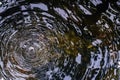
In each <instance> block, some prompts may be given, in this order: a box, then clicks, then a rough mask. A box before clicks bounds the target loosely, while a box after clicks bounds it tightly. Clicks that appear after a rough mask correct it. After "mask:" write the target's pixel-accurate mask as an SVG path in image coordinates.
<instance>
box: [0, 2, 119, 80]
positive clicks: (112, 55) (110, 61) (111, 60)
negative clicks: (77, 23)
mask: <svg viewBox="0 0 120 80" xmlns="http://www.w3.org/2000/svg"><path fill="white" fill-rule="evenodd" d="M90 1H91V2H92V3H93V4H94V5H95V6H96V5H98V4H100V3H101V0H98V1H97V0H90ZM12 4H15V5H17V3H15V1H13V0H12V2H9V4H6V5H12ZM117 4H118V5H119V4H120V3H119V2H117ZM30 6H31V9H33V8H35V7H37V8H40V9H41V10H44V11H48V6H47V5H45V4H43V3H39V4H30ZM8 8H10V7H9V6H8V7H4V6H2V2H0V13H1V12H4V11H5V10H6V9H8ZM79 8H80V9H81V11H83V13H85V14H87V15H92V12H91V11H90V10H87V9H86V7H84V6H82V5H79ZM109 8H110V9H112V8H111V6H109ZM53 9H54V11H56V13H58V14H59V15H60V16H61V17H63V18H64V19H65V20H67V18H68V17H69V16H68V13H66V11H65V10H64V9H61V8H59V7H57V8H56V7H55V8H53ZM21 10H26V7H25V6H21ZM67 11H68V12H70V11H69V10H67ZM115 12H116V11H115ZM70 13H71V16H73V18H74V19H75V20H77V19H76V16H75V15H73V14H72V12H70ZM106 13H108V14H109V16H108V18H109V19H110V20H111V21H113V22H114V21H115V20H114V19H115V17H117V16H116V14H113V13H112V12H110V10H107V11H106ZM27 14H29V13H27V12H24V13H23V15H27ZM42 14H43V15H47V16H50V17H54V16H52V15H50V14H48V13H42ZM103 14H104V13H103ZM105 15H107V14H105ZM8 17H10V16H8ZM0 19H2V17H0ZM45 19H46V18H44V20H45ZM4 20H5V19H3V21H4ZM24 21H25V23H31V22H32V21H31V17H30V16H28V17H25V18H24ZM38 22H39V21H38ZM119 22H120V20H119V18H118V19H116V24H119ZM0 23H2V21H1V22H0ZM97 23H98V24H101V23H102V22H100V21H98V22H97ZM47 26H49V27H50V26H51V27H52V25H50V24H47ZM104 27H106V29H109V28H110V26H109V25H108V24H107V23H106V24H105V25H104ZM103 42H104V41H103V40H102V39H98V38H96V39H94V40H92V41H91V43H92V44H91V45H90V46H91V47H97V46H100V45H101V44H102V43H103ZM109 47H111V46H104V51H103V49H102V48H101V47H97V49H98V50H97V51H96V52H95V51H90V64H88V65H87V70H86V72H85V75H84V76H86V75H90V74H92V73H90V71H92V70H95V69H98V70H96V74H95V75H94V77H93V79H92V80H95V77H96V76H97V75H98V73H99V72H100V69H107V68H109V67H116V66H115V63H117V67H116V68H120V60H119V59H120V51H119V50H116V51H115V50H113V49H109ZM103 54H104V55H103ZM116 55H117V58H116ZM108 56H109V57H108ZM82 59H83V56H82V54H81V53H78V54H77V55H76V56H75V59H74V60H75V62H76V65H81V64H82ZM101 62H104V63H103V65H102V66H101ZM68 63H69V62H68V61H67V60H66V59H65V60H64V63H63V64H64V66H67V65H68ZM0 64H1V66H2V64H3V63H2V62H1V60H0ZM8 65H10V64H8ZM106 71H107V70H106ZM57 72H59V73H61V71H60V68H59V67H55V68H54V69H53V70H49V71H47V72H46V75H47V76H48V77H49V79H51V78H52V74H54V73H57ZM63 74H64V76H65V77H64V78H63V80H72V77H71V75H68V74H66V73H64V72H63ZM114 74H115V75H117V70H116V69H115V70H114ZM16 75H19V74H16ZM84 76H83V79H84ZM1 80H3V79H1Z"/></svg>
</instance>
